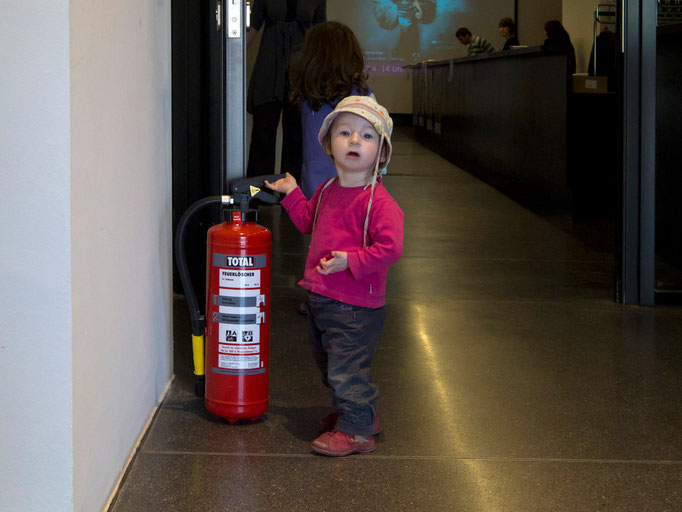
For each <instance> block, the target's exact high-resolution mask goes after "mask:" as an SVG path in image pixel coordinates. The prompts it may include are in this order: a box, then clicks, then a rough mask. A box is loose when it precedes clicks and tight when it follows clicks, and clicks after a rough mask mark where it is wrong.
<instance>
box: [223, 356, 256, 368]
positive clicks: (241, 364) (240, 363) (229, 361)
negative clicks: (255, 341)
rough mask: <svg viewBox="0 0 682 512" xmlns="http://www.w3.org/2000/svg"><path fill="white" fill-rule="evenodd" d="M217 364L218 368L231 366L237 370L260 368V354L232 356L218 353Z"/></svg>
mask: <svg viewBox="0 0 682 512" xmlns="http://www.w3.org/2000/svg"><path fill="white" fill-rule="evenodd" d="M218 366H219V367H220V368H232V369H239V370H249V369H252V368H260V356H232V355H226V354H218Z"/></svg>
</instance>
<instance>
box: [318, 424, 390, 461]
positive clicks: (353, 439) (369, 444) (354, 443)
mask: <svg viewBox="0 0 682 512" xmlns="http://www.w3.org/2000/svg"><path fill="white" fill-rule="evenodd" d="M311 446H312V448H313V450H315V451H316V452H318V453H321V454H323V455H329V456H331V457H343V456H344V455H350V454H351V453H370V452H373V451H374V450H376V447H377V446H376V444H375V443H374V438H373V437H372V436H367V437H361V436H354V435H352V434H346V433H345V432H341V431H340V430H332V431H330V432H325V433H324V434H322V435H321V436H320V437H318V438H317V439H315V440H314V441H313V442H312V444H311Z"/></svg>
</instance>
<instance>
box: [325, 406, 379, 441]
mask: <svg viewBox="0 0 682 512" xmlns="http://www.w3.org/2000/svg"><path fill="white" fill-rule="evenodd" d="M338 419H339V412H338V411H334V412H330V413H329V414H327V415H326V416H325V417H324V418H322V419H321V420H320V422H319V423H318V424H317V428H319V429H320V432H329V431H330V430H332V429H333V428H334V425H336V420H338ZM380 433H381V424H380V423H379V416H375V417H374V425H372V435H373V436H375V435H377V434H380Z"/></svg>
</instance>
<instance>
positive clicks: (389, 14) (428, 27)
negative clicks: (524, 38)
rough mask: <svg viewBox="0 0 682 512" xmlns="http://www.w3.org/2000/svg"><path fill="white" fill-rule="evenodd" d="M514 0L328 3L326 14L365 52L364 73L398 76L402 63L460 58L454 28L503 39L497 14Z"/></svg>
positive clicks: (511, 8)
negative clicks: (350, 32) (344, 27)
mask: <svg viewBox="0 0 682 512" xmlns="http://www.w3.org/2000/svg"><path fill="white" fill-rule="evenodd" d="M513 13H514V0H345V1H343V2H341V1H338V2H337V1H328V2H327V17H328V19H334V20H338V21H341V22H343V23H345V24H346V25H348V26H349V27H351V28H352V29H353V31H354V32H355V35H356V36H357V38H358V41H359V42H360V44H361V45H362V48H363V49H364V51H365V60H366V61H367V65H368V70H369V71H370V73H372V74H374V75H376V74H402V73H405V70H404V69H403V66H404V65H405V64H412V63H415V62H422V61H425V60H429V59H431V60H445V59H452V58H456V57H464V56H466V50H465V48H464V47H463V46H462V45H461V44H460V42H459V41H458V40H457V38H456V37H455V32H456V31H457V29H458V28H459V27H462V26H465V27H468V28H469V29H470V30H471V31H472V32H473V33H474V34H477V35H480V36H483V37H486V38H488V39H489V40H490V41H491V42H492V43H493V44H494V45H497V44H498V43H499V44H500V46H501V44H502V43H503V42H504V41H502V40H501V39H500V37H499V35H498V31H497V23H498V21H499V20H500V18H502V17H505V16H513Z"/></svg>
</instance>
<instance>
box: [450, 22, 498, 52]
mask: <svg viewBox="0 0 682 512" xmlns="http://www.w3.org/2000/svg"><path fill="white" fill-rule="evenodd" d="M455 36H457V39H459V42H460V43H462V44H463V45H464V46H466V47H467V57H471V56H472V55H480V54H482V53H491V52H494V51H495V49H494V48H493V45H492V44H490V42H489V41H488V40H487V39H484V38H482V37H481V36H475V35H473V34H472V33H471V31H470V30H469V29H468V28H466V27H460V28H458V29H457V32H455Z"/></svg>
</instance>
